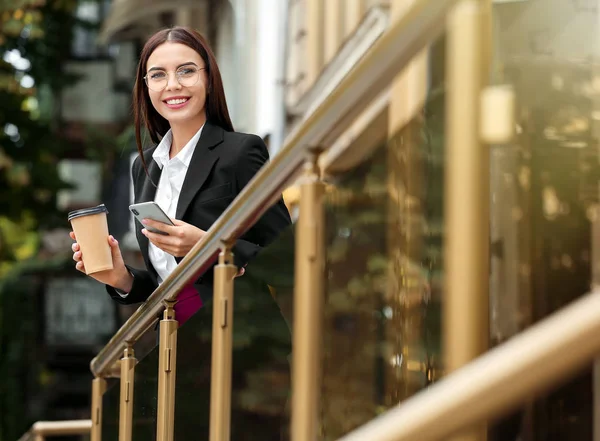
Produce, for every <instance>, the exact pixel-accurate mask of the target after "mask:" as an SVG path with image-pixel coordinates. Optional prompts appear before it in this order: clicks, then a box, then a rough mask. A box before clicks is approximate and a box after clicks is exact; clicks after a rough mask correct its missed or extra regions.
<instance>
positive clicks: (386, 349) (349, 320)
mask: <svg viewBox="0 0 600 441" xmlns="http://www.w3.org/2000/svg"><path fill="white" fill-rule="evenodd" d="M441 47H443V41H438V42H437V43H436V45H434V47H433V48H432V50H431V52H430V66H429V69H430V75H429V80H430V87H429V91H428V96H427V101H426V104H425V106H424V108H423V109H422V111H421V112H417V113H418V114H417V115H416V116H415V117H414V119H413V120H411V121H410V122H409V124H408V125H407V126H406V127H404V128H403V129H402V130H400V131H399V132H398V133H395V134H393V135H392V136H391V137H390V138H389V141H387V142H384V143H383V144H380V145H379V146H374V147H375V148H374V149H373V147H369V146H367V145H366V144H368V142H369V141H368V140H367V141H365V145H364V146H361V150H362V151H364V150H365V149H368V148H372V149H373V150H374V151H373V153H372V154H370V156H369V157H368V158H367V159H366V160H365V161H364V162H363V163H362V164H360V165H359V166H358V167H356V168H354V169H352V170H351V171H348V172H345V173H344V174H343V175H341V176H337V177H334V178H332V179H331V181H330V184H331V185H330V188H329V191H328V198H327V217H326V222H327V230H326V231H327V236H326V247H327V251H326V253H327V286H326V295H327V300H326V308H325V328H324V329H325V336H324V360H323V391H322V403H321V408H322V410H321V411H322V439H323V440H335V439H337V438H339V437H340V436H342V435H344V434H346V433H348V432H350V431H351V430H352V429H354V428H356V427H358V426H360V425H362V424H364V423H366V422H368V421H369V420H371V419H372V418H374V417H375V416H377V415H378V414H379V413H381V412H383V411H385V410H386V409H387V408H389V407H392V406H395V405H396V404H398V403H399V402H401V401H403V400H405V399H407V398H408V397H410V396H412V395H414V394H415V393H416V392H418V391H420V390H422V389H423V388H425V387H426V386H427V385H428V384H430V383H431V382H432V381H434V380H435V379H436V378H438V377H439V376H441V348H440V336H441V335H440V299H441V289H442V284H441V283H442V277H441V276H442V275H441V273H442V265H443V262H442V243H443V236H442V221H443V213H442V194H443V137H442V133H443V127H444V118H443V117H444V96H443V93H442V92H443V90H442V89H441V87H442V84H443V63H444V60H443V54H442V52H441V51H440V48H441ZM385 112H386V116H387V112H388V109H386V110H385ZM373 130H380V131H381V130H384V131H386V130H389V129H386V128H381V127H379V128H376V127H370V128H368V129H367V130H366V132H370V131H371V132H372V131H373ZM378 135H384V136H381V137H380V138H382V139H387V138H388V137H387V136H385V135H386V134H381V133H378Z"/></svg>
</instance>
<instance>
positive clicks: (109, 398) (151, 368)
mask: <svg viewBox="0 0 600 441" xmlns="http://www.w3.org/2000/svg"><path fill="white" fill-rule="evenodd" d="M157 342H158V333H157V332H154V331H150V332H148V333H147V335H146V336H145V337H144V338H143V339H142V340H140V341H139V342H138V344H137V345H136V347H135V350H136V357H137V358H138V364H137V366H136V368H135V380H134V399H133V441H142V440H144V441H148V440H153V439H155V438H156V403H157V401H156V400H157V391H158V376H157V375H158V348H157V347H156V346H155V344H156V343H157ZM102 405H103V408H102V412H103V415H102V439H103V440H117V439H118V438H119V406H120V380H118V379H111V380H109V382H108V384H107V390H106V393H105V394H104V397H103V401H102Z"/></svg>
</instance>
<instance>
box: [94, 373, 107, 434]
mask: <svg viewBox="0 0 600 441" xmlns="http://www.w3.org/2000/svg"><path fill="white" fill-rule="evenodd" d="M105 391H106V380H105V379H104V378H101V377H96V378H94V379H93V380H92V418H91V419H92V430H91V441H102V396H103V395H104V392H105Z"/></svg>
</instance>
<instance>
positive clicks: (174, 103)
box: [163, 96, 192, 110]
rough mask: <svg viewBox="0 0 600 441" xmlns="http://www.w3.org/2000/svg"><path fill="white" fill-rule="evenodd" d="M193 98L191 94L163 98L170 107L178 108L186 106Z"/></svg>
mask: <svg viewBox="0 0 600 441" xmlns="http://www.w3.org/2000/svg"><path fill="white" fill-rule="evenodd" d="M191 99H192V97H190V96H174V97H171V98H167V99H166V100H163V103H165V104H166V106H167V107H168V108H169V109H173V110H177V109H181V108H183V107H185V106H186V105H187V104H188V103H189V102H190V101H191Z"/></svg>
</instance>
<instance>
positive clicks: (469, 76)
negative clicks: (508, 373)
mask: <svg viewBox="0 0 600 441" xmlns="http://www.w3.org/2000/svg"><path fill="white" fill-rule="evenodd" d="M485 1H486V0H463V1H462V2H460V3H459V4H458V5H457V6H456V8H455V9H454V11H453V12H452V13H451V14H450V17H449V19H448V29H447V30H448V39H447V45H448V46H447V48H448V50H447V54H446V56H447V71H448V81H447V84H448V95H447V104H446V106H447V107H446V118H447V120H446V121H447V150H446V158H447V170H446V183H445V190H446V198H445V199H446V213H445V217H446V219H445V222H446V225H447V237H446V251H445V257H444V262H445V280H446V292H445V299H444V302H443V305H444V316H443V319H444V327H443V334H444V335H443V337H444V357H445V368H446V370H447V372H453V371H455V370H457V369H459V368H461V367H462V366H464V365H466V364H467V363H469V362H470V361H472V360H473V359H475V358H476V357H478V356H479V355H481V354H482V353H484V352H485V351H486V350H487V348H488V340H489V337H488V336H489V325H488V315H489V312H488V310H489V306H488V292H489V289H488V287H489V256H488V253H489V251H488V249H489V246H488V243H489V213H490V210H489V152H488V149H487V147H486V146H484V145H482V143H481V140H480V130H479V129H480V124H479V121H480V110H481V106H480V103H481V101H480V100H481V91H482V88H483V85H484V82H485V79H484V75H485V72H486V69H485V68H484V66H485V64H486V60H487V53H486V52H487V43H486V41H484V29H483V23H484V8H483V6H484V2H485ZM485 438H486V430H485V425H483V424H482V425H481V426H479V427H477V428H474V429H473V431H471V432H468V433H465V434H464V435H462V436H460V437H458V438H456V439H460V440H478V441H481V440H484V439H485Z"/></svg>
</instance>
